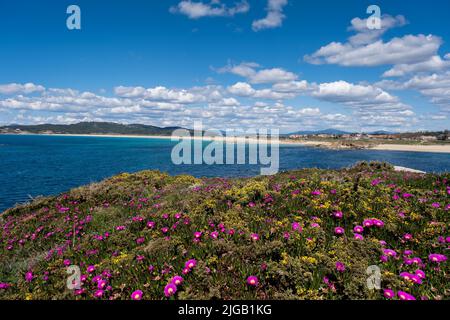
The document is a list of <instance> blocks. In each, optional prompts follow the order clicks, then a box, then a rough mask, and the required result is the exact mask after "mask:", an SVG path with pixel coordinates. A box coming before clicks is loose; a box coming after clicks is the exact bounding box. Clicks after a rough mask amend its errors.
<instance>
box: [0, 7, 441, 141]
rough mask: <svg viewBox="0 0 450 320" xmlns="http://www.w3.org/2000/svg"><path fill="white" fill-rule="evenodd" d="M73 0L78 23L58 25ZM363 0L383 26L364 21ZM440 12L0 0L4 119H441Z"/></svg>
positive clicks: (406, 124)
mask: <svg viewBox="0 0 450 320" xmlns="http://www.w3.org/2000/svg"><path fill="white" fill-rule="evenodd" d="M71 4H75V5H78V6H79V7H80V9H81V30H68V29H67V27H66V19H67V17H68V15H67V14H66V8H67V7H68V6H69V5H71ZM372 4H376V5H378V6H379V7H380V9H381V14H382V29H381V31H379V32H377V31H373V30H372V31H371V30H369V29H367V28H365V21H364V20H363V19H367V17H368V16H369V14H367V13H366V9H367V7H368V6H369V5H372ZM448 12H450V2H448V1H445V0H442V1H441V0H435V1H431V2H430V1H408V2H406V1H377V2H372V1H361V0H347V1H319V0H318V1H311V2H307V1H294V0H247V1H245V0H228V1H226V0H222V1H219V0H212V1H211V0H203V1H201V0H191V1H187V0H185V1H181V0H176V1H175V0H173V1H137V0H134V1H133V0H128V1H99V0H89V1H81V0H79V1H57V2H56V1H20V0H18V1H8V2H6V1H2V2H1V3H0V41H1V43H2V49H1V50H0V112H1V113H0V124H9V123H26V124H32V123H44V122H52V123H72V122H78V121H100V120H104V121H116V122H124V123H134V122H139V123H146V124H153V125H160V126H166V125H184V126H190V127H192V125H193V121H195V120H202V121H203V122H204V123H205V124H206V125H207V126H211V127H214V128H219V129H223V128H227V127H242V128H246V127H277V128H279V129H280V130H281V131H283V132H289V131H291V130H292V131H294V130H303V129H305V130H306V129H308V130H309V129H323V128H328V127H333V128H339V129H345V130H378V129H386V130H394V131H408V130H418V129H428V130H434V129H445V128H449V127H450V125H449V123H450V121H449V118H448V116H449V113H450V55H448V54H449V53H450V47H449V44H448V41H449V40H450V25H449V24H450V22H449V19H448V18H449V13H448ZM355 18H359V20H355ZM352 22H353V23H352ZM351 26H353V27H351ZM355 35H357V37H356V38H351V37H352V36H355ZM336 44H338V45H336ZM321 48H323V50H322V52H321V51H319V50H320V49H321Z"/></svg>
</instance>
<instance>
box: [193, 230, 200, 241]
mask: <svg viewBox="0 0 450 320" xmlns="http://www.w3.org/2000/svg"><path fill="white" fill-rule="evenodd" d="M201 236H202V233H201V232H200V231H197V232H194V238H195V239H200V238H201Z"/></svg>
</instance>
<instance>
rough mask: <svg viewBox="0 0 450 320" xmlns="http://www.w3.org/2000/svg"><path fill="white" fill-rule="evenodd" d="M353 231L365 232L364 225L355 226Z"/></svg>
mask: <svg viewBox="0 0 450 320" xmlns="http://www.w3.org/2000/svg"><path fill="white" fill-rule="evenodd" d="M353 231H354V232H356V233H363V232H364V227H362V226H356V227H354V228H353Z"/></svg>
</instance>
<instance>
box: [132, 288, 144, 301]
mask: <svg viewBox="0 0 450 320" xmlns="http://www.w3.org/2000/svg"><path fill="white" fill-rule="evenodd" d="M142 295H143V293H142V291H141V290H136V291H134V292H133V293H132V294H131V299H133V300H141V299H142Z"/></svg>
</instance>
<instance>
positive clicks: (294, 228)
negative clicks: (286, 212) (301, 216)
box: [292, 222, 302, 232]
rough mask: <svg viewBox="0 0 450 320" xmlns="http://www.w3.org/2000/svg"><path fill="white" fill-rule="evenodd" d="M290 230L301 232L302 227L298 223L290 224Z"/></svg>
mask: <svg viewBox="0 0 450 320" xmlns="http://www.w3.org/2000/svg"><path fill="white" fill-rule="evenodd" d="M292 230H294V231H299V232H302V227H301V226H300V223H298V222H292Z"/></svg>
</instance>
